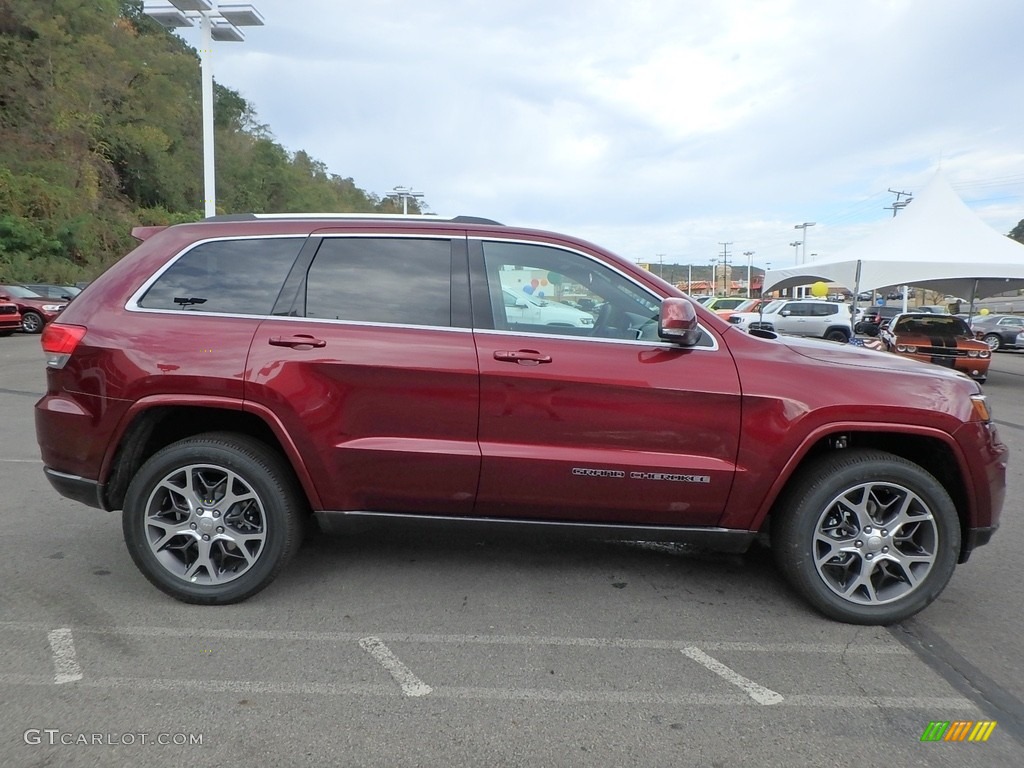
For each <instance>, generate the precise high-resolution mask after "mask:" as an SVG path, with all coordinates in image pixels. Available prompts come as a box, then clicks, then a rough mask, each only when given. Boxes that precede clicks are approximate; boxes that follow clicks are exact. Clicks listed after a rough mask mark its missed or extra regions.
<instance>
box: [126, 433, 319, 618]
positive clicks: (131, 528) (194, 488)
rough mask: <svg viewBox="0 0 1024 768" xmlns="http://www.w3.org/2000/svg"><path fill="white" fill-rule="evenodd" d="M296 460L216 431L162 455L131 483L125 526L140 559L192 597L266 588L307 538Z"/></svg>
mask: <svg viewBox="0 0 1024 768" xmlns="http://www.w3.org/2000/svg"><path fill="white" fill-rule="evenodd" d="M303 511H304V510H303V504H302V501H301V495H300V494H299V492H298V488H297V487H296V482H295V480H294V477H293V475H292V472H291V468H290V467H289V466H288V465H287V463H286V462H285V461H284V459H283V458H282V457H281V456H279V455H278V454H277V453H275V452H274V451H272V450H271V449H270V448H268V447H267V446H266V445H265V444H264V443H261V442H259V441H258V440H254V439H252V438H249V437H246V436H243V435H235V434H231V433H208V434H204V435H198V436H196V437H192V438H188V439H185V440H181V441H179V442H176V443H172V444H171V445H169V446H167V447H166V448H164V449H162V450H160V451H158V452H157V453H156V454H154V455H153V456H152V457H151V458H150V459H149V460H148V461H147V462H146V463H145V464H144V465H143V466H142V468H141V469H140V470H139V472H138V473H137V474H136V475H135V477H134V478H133V479H132V481H131V484H130V485H129V486H128V492H127V495H126V497H125V502H124V512H123V516H122V527H123V530H124V540H125V543H126V544H127V545H128V551H129V553H130V554H131V556H132V560H134V561H135V565H136V566H138V568H139V570H140V571H142V573H143V575H144V576H145V577H146V578H147V579H149V581H150V582H151V583H152V584H153V585H154V586H156V587H157V588H159V589H161V590H162V591H164V592H166V593H167V594H168V595H170V596H171V597H174V598H176V599H178V600H181V601H183V602H186V603H197V604H201V605H224V604H228V603H236V602H240V601H242V600H245V599H246V598H248V597H251V596H252V595H254V594H256V593H257V592H259V591H260V590H262V589H263V588H264V587H266V586H267V585H268V584H270V582H271V581H273V580H274V578H275V577H276V576H277V574H278V573H279V572H280V570H281V568H283V567H284V565H285V564H286V563H287V562H288V560H290V559H291V557H292V556H293V555H294V553H295V551H296V549H297V548H298V546H299V543H300V541H301V538H302V531H301V527H302V522H301V521H302V519H303V517H304V515H303Z"/></svg>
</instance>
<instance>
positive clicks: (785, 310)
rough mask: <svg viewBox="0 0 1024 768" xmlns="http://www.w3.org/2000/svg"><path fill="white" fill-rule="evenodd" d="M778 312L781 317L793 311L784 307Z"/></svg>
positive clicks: (787, 315)
mask: <svg viewBox="0 0 1024 768" xmlns="http://www.w3.org/2000/svg"><path fill="white" fill-rule="evenodd" d="M779 314H780V315H782V316H783V317H789V316H790V315H791V314H793V313H792V312H791V311H790V310H788V309H784V310H782V311H781V312H779Z"/></svg>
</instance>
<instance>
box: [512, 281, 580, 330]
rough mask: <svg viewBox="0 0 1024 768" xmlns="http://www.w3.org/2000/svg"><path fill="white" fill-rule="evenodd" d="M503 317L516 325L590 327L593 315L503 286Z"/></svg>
mask: <svg viewBox="0 0 1024 768" xmlns="http://www.w3.org/2000/svg"><path fill="white" fill-rule="evenodd" d="M502 293H503V294H504V297H505V319H506V320H508V322H509V324H510V325H512V324H516V325H564V326H566V327H571V328H592V327H593V326H594V316H593V315H591V314H589V313H588V312H584V311H583V310H582V309H576V307H570V306H569V305H568V304H562V303H561V302H559V301H553V300H552V299H546V298H537V297H534V296H527V295H526V294H525V293H516V292H515V291H513V290H510V289H508V288H503V289H502Z"/></svg>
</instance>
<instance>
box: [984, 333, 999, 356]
mask: <svg viewBox="0 0 1024 768" xmlns="http://www.w3.org/2000/svg"><path fill="white" fill-rule="evenodd" d="M982 341H984V342H985V343H986V344H988V348H989V349H990V350H991V351H993V352H995V351H996V350H998V349H999V348H1000V347H1002V346H1003V337H1002V336H1000V335H999V334H998V333H990V334H987V335H986V336H985V338H983V339H982Z"/></svg>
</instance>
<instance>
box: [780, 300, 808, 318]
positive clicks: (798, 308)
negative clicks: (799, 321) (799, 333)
mask: <svg viewBox="0 0 1024 768" xmlns="http://www.w3.org/2000/svg"><path fill="white" fill-rule="evenodd" d="M782 309H783V310H784V311H788V312H789V314H790V315H791V316H793V317H807V316H809V315H810V314H811V310H810V307H808V306H807V305H806V304H800V303H799V302H793V303H790V304H787V305H786V306H784V307H783V308H782Z"/></svg>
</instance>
